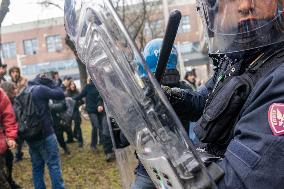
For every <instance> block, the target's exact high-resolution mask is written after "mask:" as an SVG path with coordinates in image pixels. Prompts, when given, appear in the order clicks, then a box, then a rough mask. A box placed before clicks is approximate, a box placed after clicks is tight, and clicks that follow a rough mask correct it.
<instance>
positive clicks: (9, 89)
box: [0, 82, 21, 189]
mask: <svg viewBox="0 0 284 189" xmlns="http://www.w3.org/2000/svg"><path fill="white" fill-rule="evenodd" d="M0 88H1V89H3V90H4V91H5V93H6V94H7V96H8V98H9V100H10V101H11V103H12V104H13V100H14V98H15V96H16V95H17V87H16V85H15V84H14V83H12V82H3V83H1V84H0ZM17 143H18V141H17ZM13 161H14V155H13V153H12V151H11V150H10V149H8V150H7V151H6V153H5V162H6V168H7V180H8V182H9V185H10V187H11V189H20V188H21V187H20V186H19V185H18V184H17V183H16V182H15V181H14V179H13V176H12V172H13Z"/></svg>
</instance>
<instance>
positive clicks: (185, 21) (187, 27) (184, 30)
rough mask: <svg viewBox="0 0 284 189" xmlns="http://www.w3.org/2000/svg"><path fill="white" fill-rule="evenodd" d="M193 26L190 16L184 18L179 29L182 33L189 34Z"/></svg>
mask: <svg viewBox="0 0 284 189" xmlns="http://www.w3.org/2000/svg"><path fill="white" fill-rule="evenodd" d="M190 29H191V25H190V20H189V16H183V17H182V19H181V25H180V28H179V32H180V33H187V32H190Z"/></svg>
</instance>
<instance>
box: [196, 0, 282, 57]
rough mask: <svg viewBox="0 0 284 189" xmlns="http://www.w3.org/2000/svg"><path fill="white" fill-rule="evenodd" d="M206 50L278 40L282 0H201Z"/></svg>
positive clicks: (232, 49)
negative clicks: (205, 33)
mask: <svg viewBox="0 0 284 189" xmlns="http://www.w3.org/2000/svg"><path fill="white" fill-rule="evenodd" d="M199 3H200V7H199V10H200V12H201V15H202V18H203V21H204V24H205V26H206V27H207V34H208V37H209V51H210V53H214V52H215V53H230V52H239V51H243V50H249V49H254V48H258V47H262V46H266V45H269V44H273V43H277V42H280V41H282V40H283V39H282V38H281V35H282V32H283V26H282V25H283V24H282V13H283V0H201V1H199Z"/></svg>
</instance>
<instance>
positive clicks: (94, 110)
mask: <svg viewBox="0 0 284 189" xmlns="http://www.w3.org/2000/svg"><path fill="white" fill-rule="evenodd" d="M84 97H85V98H86V110H87V112H88V114H89V117H90V120H91V124H92V139H91V148H92V149H93V150H96V149H97V143H98V132H99V138H100V139H102V138H103V137H102V128H103V127H104V126H105V124H106V120H105V112H104V107H103V101H102V98H101V97H100V94H99V91H98V90H97V88H96V87H95V85H94V84H93V82H92V81H91V79H90V80H89V83H88V84H87V85H86V86H85V87H84V88H83V90H82V91H81V93H80V94H79V95H78V96H76V97H74V99H75V100H76V101H79V100H82V98H84Z"/></svg>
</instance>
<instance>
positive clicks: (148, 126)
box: [65, 0, 215, 189]
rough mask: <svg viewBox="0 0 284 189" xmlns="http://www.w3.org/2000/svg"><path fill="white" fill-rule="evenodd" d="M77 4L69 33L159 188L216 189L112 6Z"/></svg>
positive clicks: (70, 8)
mask: <svg viewBox="0 0 284 189" xmlns="http://www.w3.org/2000/svg"><path fill="white" fill-rule="evenodd" d="M74 2H75V0H73V1H72V0H66V2H65V21H66V23H65V25H66V30H67V32H68V34H69V35H70V36H71V39H72V40H73V42H74V44H75V46H76V50H77V53H78V55H79V57H80V58H81V60H82V61H83V62H84V63H85V64H86V67H87V69H88V72H89V74H90V76H91V78H92V80H93V82H94V83H95V85H96V87H97V88H98V90H99V92H100V95H101V96H102V98H103V100H104V102H105V103H106V106H107V108H108V111H109V113H110V114H111V116H113V117H114V118H115V120H116V121H117V123H118V125H119V127H120V128H121V130H122V131H123V133H124V134H125V136H126V138H127V139H128V141H129V142H130V144H132V145H133V146H134V147H135V149H136V151H137V154H138V157H139V159H140V160H141V162H142V163H143V165H144V166H145V168H146V170H147V172H148V174H149V175H150V177H151V179H152V181H153V182H154V184H155V185H156V186H157V188H173V189H187V188H214V187H215V183H214V182H213V179H211V176H210V174H209V173H208V172H207V169H206V168H205V166H204V164H203V163H202V160H201V158H200V157H199V154H198V153H197V151H196V150H195V148H194V146H193V145H192V143H191V142H190V140H189V138H188V136H187V134H186V132H185V130H184V129H183V126H182V124H181V122H180V121H179V119H178V117H177V116H176V114H175V112H174V110H173V108H172V107H171V105H170V104H169V102H168V100H167V98H166V96H165V95H164V93H163V91H162V89H161V87H160V85H159V83H157V81H156V80H155V78H154V77H153V75H152V73H151V72H150V71H149V69H148V67H147V66H146V63H145V60H144V59H143V58H142V56H141V53H140V52H139V50H138V48H137V47H136V45H135V43H134V42H133V41H132V40H131V38H130V36H129V34H128V33H127V31H126V29H125V27H124V25H123V23H122V22H121V20H120V18H119V17H118V15H117V14H116V12H115V10H114V8H113V6H112V4H111V3H110V1H108V0H94V1H88V2H87V3H84V4H83V6H81V10H80V13H78V12H79V11H77V10H75V9H74V7H75V6H74ZM68 3H69V4H68ZM71 18H72V19H71ZM74 20H76V21H74ZM74 31H75V32H74ZM142 73H143V74H142ZM145 73H146V74H145ZM213 176H214V175H213Z"/></svg>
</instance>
